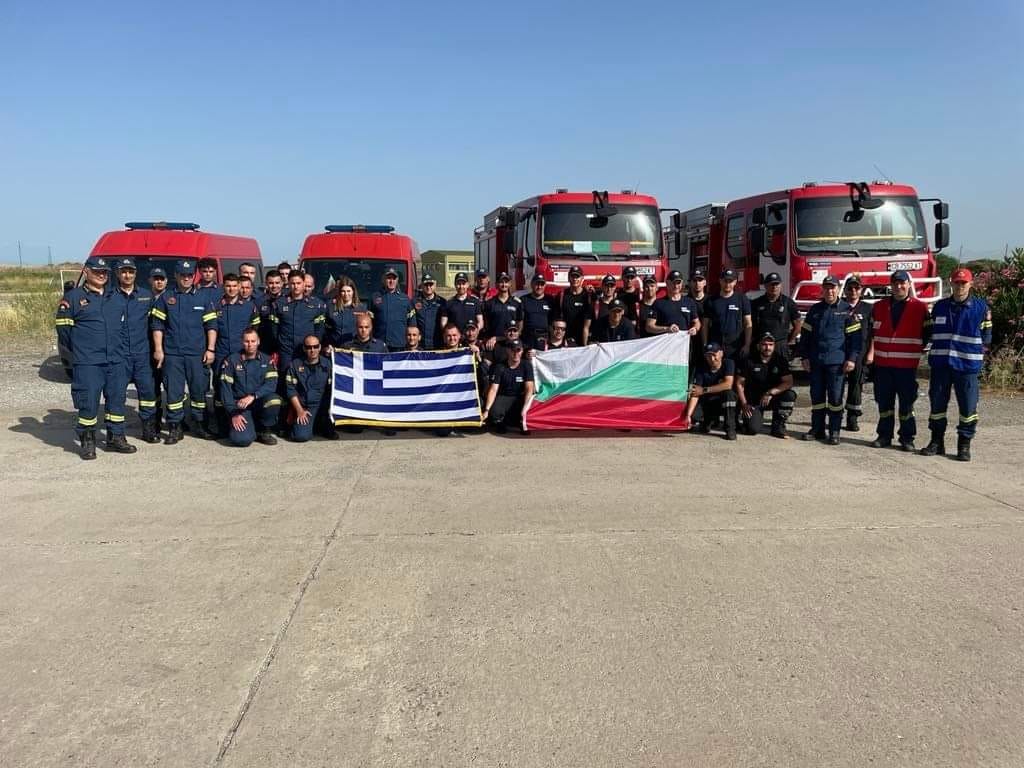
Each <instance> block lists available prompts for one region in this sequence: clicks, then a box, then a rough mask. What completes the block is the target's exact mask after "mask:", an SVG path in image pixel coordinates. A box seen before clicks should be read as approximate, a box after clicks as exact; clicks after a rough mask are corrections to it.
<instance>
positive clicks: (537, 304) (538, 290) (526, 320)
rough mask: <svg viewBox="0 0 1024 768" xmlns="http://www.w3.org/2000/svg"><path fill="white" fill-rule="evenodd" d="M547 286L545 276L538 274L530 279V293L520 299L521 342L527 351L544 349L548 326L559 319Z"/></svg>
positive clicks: (555, 305)
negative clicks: (521, 311) (521, 312)
mask: <svg viewBox="0 0 1024 768" xmlns="http://www.w3.org/2000/svg"><path fill="white" fill-rule="evenodd" d="M546 286H547V280H545V279H544V275H542V274H540V273H537V274H535V275H534V276H533V277H532V278H531V279H530V293H528V294H526V295H525V296H521V297H520V299H519V301H520V302H522V304H523V332H522V334H521V336H522V338H521V341H522V342H523V347H524V348H525V349H543V346H541V345H542V344H544V343H546V341H547V336H548V326H549V325H551V323H552V321H553V320H554V319H555V318H556V317H558V305H557V304H556V303H555V300H554V299H553V298H552V297H550V296H548V295H547V294H546V293H544V289H545V287H546ZM577 341H578V340H577Z"/></svg>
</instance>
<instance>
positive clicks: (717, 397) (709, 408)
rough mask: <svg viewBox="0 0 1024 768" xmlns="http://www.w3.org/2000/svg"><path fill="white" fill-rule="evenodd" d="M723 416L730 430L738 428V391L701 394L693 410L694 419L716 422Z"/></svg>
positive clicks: (704, 422) (710, 422)
mask: <svg viewBox="0 0 1024 768" xmlns="http://www.w3.org/2000/svg"><path fill="white" fill-rule="evenodd" d="M719 417H721V418H722V420H723V421H724V422H725V430H726V432H728V431H729V430H731V429H735V428H736V393H735V392H733V391H732V390H731V389H730V390H728V391H727V392H715V393H714V394H711V395H701V396H700V399H698V400H697V407H696V408H695V409H694V411H693V420H694V421H696V422H700V423H701V424H714V423H715V421H716V420H717V419H718V418H719Z"/></svg>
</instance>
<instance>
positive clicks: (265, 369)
mask: <svg viewBox="0 0 1024 768" xmlns="http://www.w3.org/2000/svg"><path fill="white" fill-rule="evenodd" d="M224 282H225V283H227V279H225V281H224ZM239 344H240V347H241V348H240V350H239V351H238V352H233V353H231V354H230V355H228V356H227V357H226V358H224V360H222V361H221V364H220V374H219V386H218V388H217V399H218V400H220V402H221V403H223V405H224V410H225V412H226V413H227V417H228V434H227V437H228V440H230V441H231V444H232V445H237V446H239V447H242V448H245V447H247V446H250V445H252V443H253V441H254V440H258V441H259V442H261V443H263V445H274V444H276V443H277V440H276V439H275V438H274V435H273V434H272V431H273V429H274V426H275V425H276V424H277V419H278V411H279V410H280V408H281V398H280V397H279V396H278V394H277V378H278V373H277V369H276V368H274V364H273V363H272V362H271V360H270V356H269V355H266V354H264V353H263V352H260V351H259V347H260V337H259V333H258V332H257V331H256V329H255V328H252V327H248V328H246V329H245V330H244V331H243V332H242V334H241V341H240V342H239Z"/></svg>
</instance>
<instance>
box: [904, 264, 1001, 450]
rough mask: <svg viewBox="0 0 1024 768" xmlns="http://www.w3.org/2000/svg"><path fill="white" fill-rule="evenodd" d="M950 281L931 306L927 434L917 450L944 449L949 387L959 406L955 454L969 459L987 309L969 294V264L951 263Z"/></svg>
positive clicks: (987, 339) (988, 336) (986, 342)
mask: <svg viewBox="0 0 1024 768" xmlns="http://www.w3.org/2000/svg"><path fill="white" fill-rule="evenodd" d="M949 281H950V284H951V285H952V288H953V292H952V295H951V296H949V297H948V298H945V299H940V300H939V301H937V302H936V303H935V306H934V307H933V308H932V348H931V351H930V352H929V353H928V365H930V366H931V369H932V372H931V381H930V383H929V387H928V399H929V400H930V401H931V413H930V414H929V416H928V428H929V429H930V430H931V433H932V437H931V440H930V441H929V442H928V445H926V446H925V447H924V448H922V449H921V455H922V456H935V455H936V454H945V452H946V444H945V436H946V409H947V408H948V407H949V395H950V390H952V391H953V392H954V393H955V394H956V404H957V409H958V410H959V411H960V420H959V421H958V423H957V426H956V434H957V443H956V458H957V460H959V461H970V460H971V440H973V439H974V435H975V431H976V430H977V428H978V374H979V373H981V368H982V365H983V364H984V362H985V350H986V349H988V347H989V346H990V345H991V344H992V312H991V311H990V310H989V306H988V304H987V303H985V300H984V299H981V298H978V297H977V296H972V295H971V284H972V283H973V281H974V275H972V274H971V270H969V269H966V268H965V267H960V268H959V269H954V270H953V274H952V275H951V276H950V279H949Z"/></svg>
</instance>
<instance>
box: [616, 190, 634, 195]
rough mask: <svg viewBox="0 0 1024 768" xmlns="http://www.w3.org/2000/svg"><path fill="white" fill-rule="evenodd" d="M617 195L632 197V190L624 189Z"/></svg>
mask: <svg viewBox="0 0 1024 768" xmlns="http://www.w3.org/2000/svg"><path fill="white" fill-rule="evenodd" d="M619 194H620V195H632V194H633V190H632V189H624V190H622V191H621V192H620V193H619Z"/></svg>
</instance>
